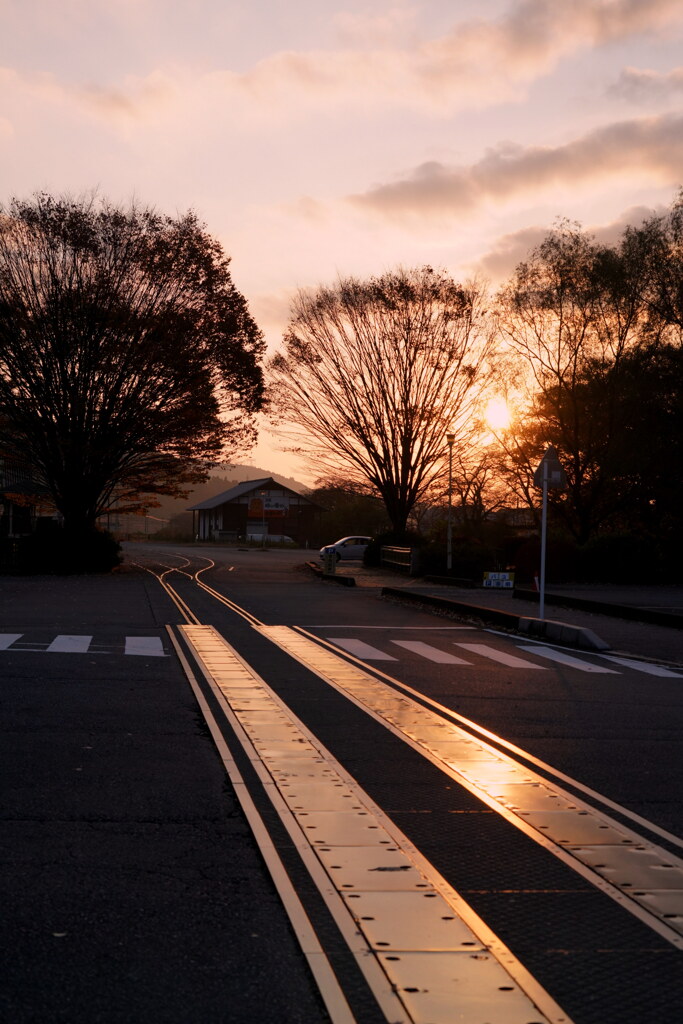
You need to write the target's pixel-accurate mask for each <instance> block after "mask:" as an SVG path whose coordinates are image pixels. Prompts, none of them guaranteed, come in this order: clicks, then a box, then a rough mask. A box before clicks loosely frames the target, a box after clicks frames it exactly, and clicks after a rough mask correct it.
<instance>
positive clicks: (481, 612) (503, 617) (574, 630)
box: [381, 587, 610, 651]
mask: <svg viewBox="0 0 683 1024" xmlns="http://www.w3.org/2000/svg"><path fill="white" fill-rule="evenodd" d="M381 594H382V597H391V598H393V599H395V600H399V601H403V602H405V603H409V604H421V605H426V606H427V607H429V608H438V609H439V610H440V611H445V612H452V613H454V614H456V615H467V616H470V617H472V618H476V619H481V621H482V622H489V623H493V624H494V625H498V626H504V627H506V628H507V629H513V630H516V631H517V632H520V633H526V634H528V635H529V636H534V637H543V638H545V639H549V640H558V641H560V642H561V643H563V644H567V645H568V646H572V647H580V648H583V649H584V650H589V651H609V650H610V645H609V644H608V643H605V641H604V640H601V639H600V637H599V636H597V635H596V634H595V633H594V632H593V630H592V629H585V628H584V627H583V626H573V625H571V624H570V623H567V622H557V621H555V620H553V619H534V618H530V617H529V616H526V615H515V614H514V612H505V611H502V610H501V609H499V608H486V607H482V606H481V605H478V604H471V603H470V602H468V601H454V600H452V598H449V597H435V596H434V595H433V594H420V593H418V592H417V591H414V590H404V589H399V588H398V587H382V590H381Z"/></svg>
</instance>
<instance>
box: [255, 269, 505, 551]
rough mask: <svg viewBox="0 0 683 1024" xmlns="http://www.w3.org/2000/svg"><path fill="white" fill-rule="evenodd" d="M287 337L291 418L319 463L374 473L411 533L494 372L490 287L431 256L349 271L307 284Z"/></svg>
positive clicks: (286, 396) (283, 404)
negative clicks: (368, 274)
mask: <svg viewBox="0 0 683 1024" xmlns="http://www.w3.org/2000/svg"><path fill="white" fill-rule="evenodd" d="M284 340H285V349H284V352H281V353H279V354H278V355H276V356H275V357H274V358H273V359H272V360H271V362H270V365H269V368H270V375H271V378H272V383H273V400H274V408H276V409H277V410H278V412H279V415H280V417H281V421H282V422H284V424H285V426H284V427H283V429H284V430H287V424H288V425H289V427H290V436H292V437H293V438H295V439H296V440H297V441H298V445H299V447H298V449H297V450H298V451H300V452H302V453H305V454H307V455H308V456H309V457H310V458H311V459H312V460H314V461H315V462H316V464H317V465H318V466H319V467H321V466H323V467H327V468H328V469H329V471H330V472H331V473H332V474H333V475H336V476H338V475H340V473H343V474H344V475H345V476H346V478H347V479H349V480H355V481H358V482H361V483H362V482H365V483H369V484H371V485H372V487H373V488H374V489H375V491H376V493H378V494H379V495H380V496H381V498H382V500H383V501H384V504H385V507H386V510H387V514H388V516H389V519H390V521H391V523H392V526H393V529H394V530H395V531H396V532H397V533H399V534H401V533H403V532H404V531H405V529H406V525H407V521H408V517H409V515H410V512H411V509H412V508H413V507H414V505H415V503H416V502H417V501H419V499H420V497H421V496H422V495H423V494H425V493H426V491H427V490H428V489H429V487H430V485H431V484H432V482H433V481H434V480H435V479H436V477H437V476H438V475H439V472H440V471H442V470H443V461H444V458H445V456H446V435H447V434H448V433H453V434H454V435H455V436H456V444H457V445H460V446H462V445H466V444H467V442H468V438H469V436H470V434H471V432H472V429H473V412H474V410H475V408H476V404H477V400H478V398H479V397H480V394H481V392H482V389H483V388H484V387H485V385H486V383H487V382H488V380H489V376H490V373H491V366H490V356H491V353H492V342H491V335H490V331H489V325H488V320H487V315H486V311H485V309H484V306H483V295H482V291H481V289H480V288H479V287H478V286H477V285H476V284H469V285H466V286H463V285H460V284H456V283H455V282H454V281H453V280H451V278H449V277H448V276H447V275H446V274H445V273H441V272H436V271H434V270H432V269H431V268H429V267H426V268H423V269H419V270H403V269H401V270H397V271H394V272H391V273H387V274H384V275H383V276H381V277H375V278H371V279H370V280H368V281H359V280H356V279H354V278H348V279H344V280H340V281H339V282H338V283H337V285H336V286H335V287H331V288H326V287H322V288H320V289H319V290H318V291H317V292H315V293H314V294H309V293H305V292H300V293H299V295H298V297H297V298H296V300H295V303H294V307H293V311H292V317H291V320H290V323H289V326H288V329H287V332H286V335H285V339H284Z"/></svg>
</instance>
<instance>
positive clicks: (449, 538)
mask: <svg viewBox="0 0 683 1024" xmlns="http://www.w3.org/2000/svg"><path fill="white" fill-rule="evenodd" d="M454 440H455V435H454V434H446V443H447V444H448V520H447V535H446V571H447V572H451V571H452V569H453V441H454Z"/></svg>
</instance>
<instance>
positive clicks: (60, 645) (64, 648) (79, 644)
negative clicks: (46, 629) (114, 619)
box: [47, 633, 92, 654]
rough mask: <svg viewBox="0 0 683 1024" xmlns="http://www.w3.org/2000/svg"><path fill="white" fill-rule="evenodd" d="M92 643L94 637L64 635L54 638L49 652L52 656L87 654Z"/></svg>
mask: <svg viewBox="0 0 683 1024" xmlns="http://www.w3.org/2000/svg"><path fill="white" fill-rule="evenodd" d="M91 641H92V636H73V635H72V634H70V633H63V634H60V635H59V636H56V637H55V638H54V640H53V641H52V643H51V644H50V645H49V647H48V648H47V650H48V652H49V653H50V654H55V653H57V654H86V653H87V651H88V648H89V647H90V644H91Z"/></svg>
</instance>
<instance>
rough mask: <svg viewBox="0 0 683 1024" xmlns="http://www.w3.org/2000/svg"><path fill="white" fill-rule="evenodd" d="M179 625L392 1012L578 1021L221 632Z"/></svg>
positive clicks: (435, 1021) (447, 1021) (413, 1023)
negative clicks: (519, 959) (527, 968)
mask: <svg viewBox="0 0 683 1024" xmlns="http://www.w3.org/2000/svg"><path fill="white" fill-rule="evenodd" d="M180 630H181V632H182V634H183V636H184V637H185V639H186V641H187V643H188V644H189V645H190V647H191V648H192V650H193V653H194V655H195V657H196V659H197V662H198V664H199V665H200V667H201V669H202V671H203V674H204V676H205V678H206V679H207V681H208V682H209V684H210V685H211V687H212V689H213V692H214V693H215V694H216V696H217V698H218V699H219V701H220V703H221V705H222V707H223V709H224V712H225V714H226V716H227V718H228V721H229V722H230V724H231V726H232V728H233V730H234V732H235V735H236V737H237V738H238V739H239V741H240V742H241V743H242V745H243V748H244V750H245V752H246V753H247V755H248V756H249V758H250V759H251V762H252V764H253V766H254V769H255V770H256V771H257V773H258V775H259V778H260V779H261V781H262V783H263V785H264V788H265V791H266V792H267V794H268V796H269V798H270V800H271V801H272V803H273V805H274V807H275V808H276V809H277V811H278V813H279V815H280V818H281V820H282V822H283V824H284V825H285V827H286V828H287V830H288V832H289V834H290V836H291V837H292V839H293V840H294V842H295V844H296V847H297V850H298V852H299V854H300V856H301V857H302V858H303V860H304V863H305V864H306V866H307V868H308V871H309V873H310V875H311V877H312V878H313V880H314V881H315V883H316V885H317V887H318V889H319V891H320V893H321V894H322V896H323V898H324V899H325V902H326V904H327V906H328V908H329V909H330V911H331V913H332V914H333V916H334V919H335V921H336V923H337V925H338V927H339V928H340V930H341V932H342V934H343V935H344V936H345V938H346V941H347V943H348V945H349V948H350V949H351V951H352V953H353V954H354V956H355V958H356V961H357V963H358V965H359V967H360V969H361V970H362V971H363V973H364V975H365V977H366V980H367V982H368V984H369V985H370V987H371V989H372V991H373V993H374V994H375V998H376V999H377V1001H378V1003H379V1005H380V1006H381V1008H382V1011H383V1012H384V1014H385V1016H386V1018H387V1020H388V1021H392V1022H396V1024H398V1022H406V1024H452V1022H453V1021H454V1020H456V1019H457V1020H458V1021H459V1022H461V1024H482V1021H485V1020H496V1021H505V1022H510V1024H531V1022H533V1024H570V1022H569V1019H568V1017H567V1016H566V1014H565V1013H564V1012H563V1011H562V1010H561V1008H560V1007H559V1006H558V1005H557V1003H555V1001H554V1000H553V999H552V998H551V997H550V996H549V995H548V993H547V992H545V990H544V989H543V988H542V987H541V986H540V985H539V984H538V982H536V980H535V979H534V978H533V977H532V976H531V975H530V974H529V972H528V971H527V970H526V969H525V968H524V967H523V965H522V964H521V963H519V961H518V960H517V959H516V958H515V957H514V956H513V955H512V953H511V952H510V950H508V949H507V947H505V946H504V945H503V943H502V942H501V941H500V940H499V939H498V938H497V936H496V935H495V934H494V933H493V932H492V931H491V930H490V929H489V928H488V927H487V925H486V924H485V922H483V921H482V920H481V918H479V916H478V915H477V914H476V913H475V912H474V910H473V909H472V908H471V907H470V906H469V905H468V904H467V903H466V902H465V900H463V898H462V897H461V896H460V895H459V893H457V892H456V891H455V890H454V889H453V888H452V887H451V886H450V885H449V884H448V883H447V882H446V880H445V879H444V878H443V877H442V876H441V875H440V874H439V873H438V872H437V871H436V869H435V868H434V867H433V866H432V865H431V864H430V863H429V862H428V861H427V860H426V858H424V857H423V856H422V855H421V854H420V853H419V851H418V850H416V848H415V847H414V846H413V845H412V844H411V843H410V841H409V840H408V838H407V837H406V836H404V835H403V833H402V832H401V831H400V830H399V829H398V828H397V827H396V826H395V825H394V823H393V822H391V821H390V819H389V818H387V816H386V815H385V814H384V813H383V812H382V810H381V809H380V808H379V807H378V806H377V805H376V804H374V802H373V801H372V800H371V799H370V797H369V796H368V794H367V793H365V792H364V791H363V790H362V788H361V787H360V786H358V784H357V783H356V782H355V780H354V779H353V778H352V776H350V775H349V774H348V773H347V772H346V771H345V770H344V769H343V767H342V766H341V765H340V764H339V763H338V762H337V761H336V760H335V759H334V758H333V757H332V755H331V754H330V752H329V751H327V750H326V749H325V747H324V746H323V745H322V744H321V743H320V742H319V741H318V740H317V739H316V737H315V736H313V735H312V734H311V733H310V732H309V731H308V730H307V729H306V727H305V726H304V725H303V723H302V722H300V721H299V719H298V718H296V716H295V715H294V714H293V713H292V712H291V711H290V710H289V708H288V707H287V706H286V705H285V704H284V702H283V701H282V700H281V699H280V698H279V697H278V696H277V695H276V694H275V693H274V691H273V690H271V689H270V687H268V685H267V684H266V683H265V682H264V681H263V680H262V679H261V678H260V677H259V676H258V675H257V674H256V673H255V672H254V670H253V669H252V668H251V667H250V666H249V665H248V664H247V663H246V662H245V661H244V660H243V659H242V658H241V657H240V656H239V654H237V652H236V651H235V650H234V649H233V648H232V647H231V646H230V645H229V644H228V643H227V642H226V641H225V640H224V639H223V638H222V637H221V636H220V634H219V633H218V632H217V631H216V630H215V629H213V627H211V626H189V625H188V626H181V627H180ZM265 631H266V635H268V631H267V630H265ZM294 636H296V634H294ZM299 639H301V638H299Z"/></svg>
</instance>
